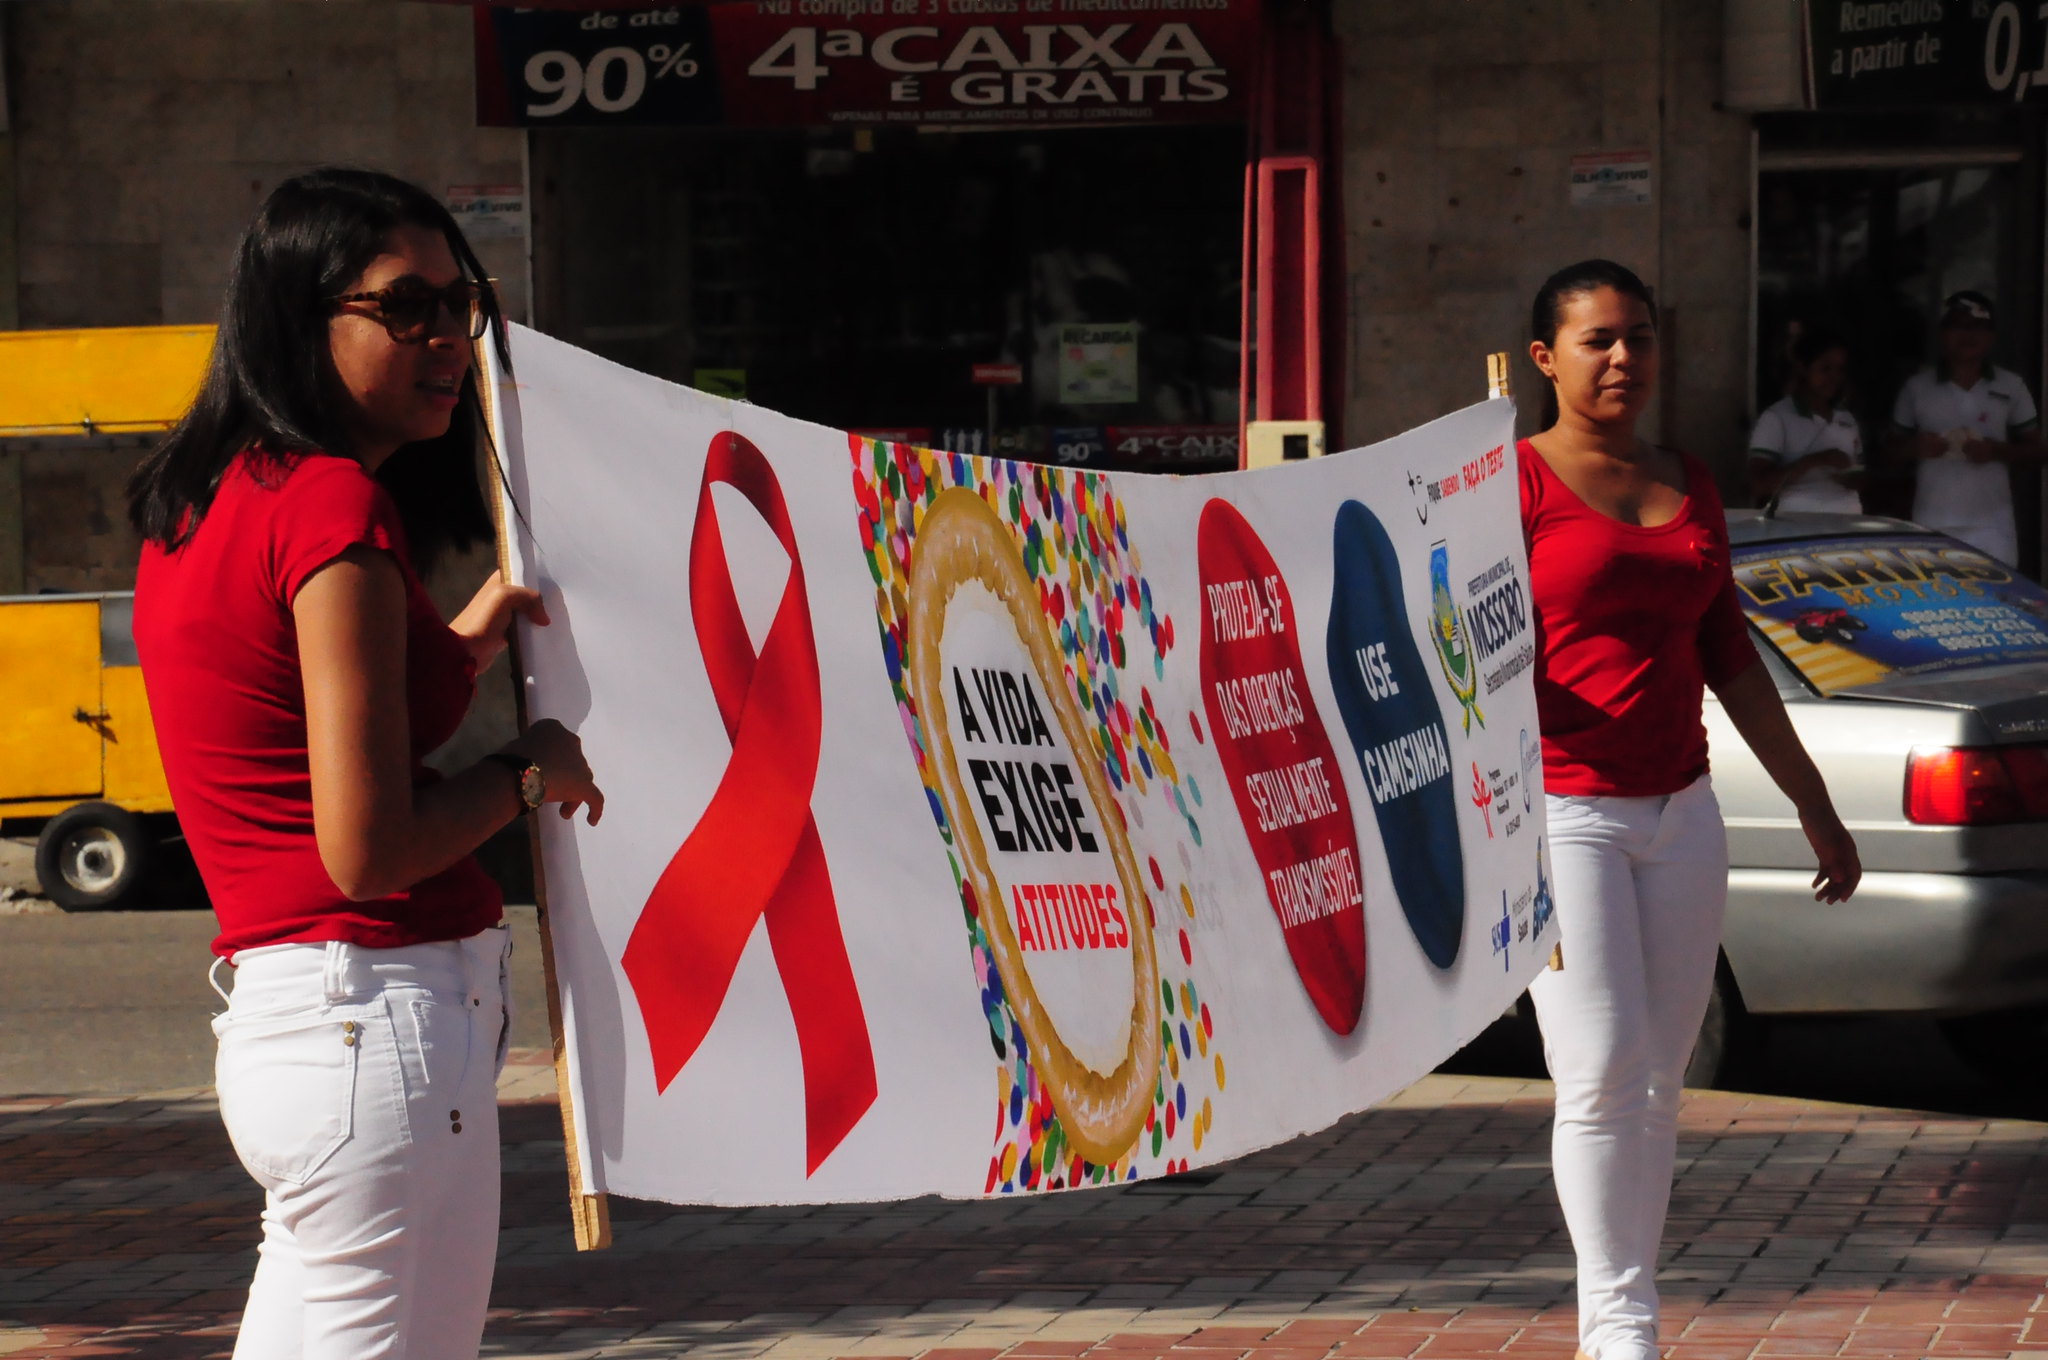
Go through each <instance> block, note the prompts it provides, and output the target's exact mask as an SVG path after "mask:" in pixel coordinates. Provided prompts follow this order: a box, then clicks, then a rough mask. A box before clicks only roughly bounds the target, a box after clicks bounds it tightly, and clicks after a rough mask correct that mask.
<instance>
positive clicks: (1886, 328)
mask: <svg viewBox="0 0 2048 1360" xmlns="http://www.w3.org/2000/svg"><path fill="white" fill-rule="evenodd" d="M1759 125H1760V159H1759V170H1758V177H1757V223H1756V241H1757V276H1756V278H1757V283H1756V287H1757V298H1756V304H1757V306H1756V316H1757V340H1756V374H1755V380H1756V391H1755V394H1754V397H1755V402H1756V407H1757V409H1761V408H1762V407H1764V406H1768V405H1769V404H1770V403H1771V402H1773V401H1776V400H1777V399H1778V398H1779V397H1780V396H1782V395H1784V392H1785V381H1786V378H1787V373H1788V368H1789V365H1788V363H1787V360H1786V353H1787V347H1788V346H1789V344H1790V342H1791V339H1792V337H1793V335H1794V334H1795V333H1796V332H1797V331H1799V330H1801V329H1804V328H1808V327H1816V326H1818V327H1824V328H1826V329H1829V330H1833V331H1836V332H1838V333H1840V334H1842V335H1843V336H1844V337H1845V338H1846V339H1847V340H1848V343H1849V350H1850V390H1849V392H1848V393H1847V397H1846V404H1847V405H1848V407H1849V409H1850V410H1851V411H1852V412H1853V413H1854V414H1855V415H1856V417H1857V419H1858V421H1859V422H1860V423H1861V425H1862V427H1863V438H1864V446H1865V448H1866V449H1869V450H1871V451H1873V453H1874V454H1875V455H1876V456H1875V457H1874V458H1873V460H1872V468H1871V473H1870V477H1869V480H1868V482H1867V484H1866V486H1865V489H1864V501H1865V505H1866V506H1867V508H1869V509H1870V510H1872V511H1873V512H1876V513H1880V514H1889V515H1899V516H1904V515H1906V514H1907V513H1908V512H1909V509H1910V507H1911V504H1912V468H1911V467H1910V466H1905V465H1901V464H1900V463H1898V462H1888V461H1887V460H1886V459H1885V458H1884V457H1883V456H1882V445H1883V440H1884V436H1885V433H1886V430H1887V429H1888V427H1889V423H1890V418H1891V411H1892V404H1893V400H1894V398H1895V397H1896V396H1897V394H1898V390H1899V388H1900V386H1901V385H1902V384H1903V383H1904V382H1905V380H1906V379H1907V378H1908V377H1909V376H1911V374H1912V373H1913V372H1914V370H1916V369H1918V368H1919V367H1920V366H1921V365H1923V364H1925V363H1928V362H1930V361H1931V359H1932V358H1933V328H1934V323H1935V320H1936V314H1937V313H1938V312H1939V310H1940V306H1941V301H1942V299H1943V298H1944V297H1946V296H1948V295H1949V294H1950V293H1953V292H1956V291H1957V290H1959V289H1966V288H1969V289H1978V290H1981V291H1983V292H1986V293H1988V294H1990V295H1991V296H1992V297H1993V298H1995V299H1997V301H1998V308H1999V345H1998V350H1997V351H1996V353H1995V354H1994V356H1993V360H1994V362H1996V363H1997V364H1999V365H2001V366H2003V367H2006V368H2010V369H2012V370H2014V371H2016V372H2018V373H2019V374H2020V375H2021V376H2022V377H2023V378H2025V380H2026V382H2027V384H2028V386H2029V387H2030V388H2034V389H2036V390H2038V388H2039V386H2040V374H2041V325H2040V308H2041V275H2042V267H2043V259H2042V242H2041V214H2040V211H2039V204H2038V200H2039V198H2040V194H2041V187H2040V178H2039V170H2038V163H2039V157H2038V154H2037V151H2035V150H2034V149H2033V148H2037V147H2038V144H2039V141H2040V137H2041V130H2040V125H2039V118H2038V116H2037V115H2036V114H2035V113H2034V112H2033V111H2032V110H2019V111H2015V112H2011V113H2006V112H2002V111H1996V110H1994V111H1988V112H1987V111H1960V112H1953V113H1949V112H1939V111H1926V112H1921V113H1915V114H1911V115H1908V114H1903V113H1902V114H1867V113H1859V114H1845V115H1812V114H1797V115H1781V116H1776V117H1766V118H1763V119H1760V120H1759ZM2036 490H2037V488H2036V487H2035V485H2034V479H2028V478H2021V479H2018V485H2017V486H2016V488H2015V494H2016V495H2017V496H2018V497H2019V499H2020V502H2021V504H2020V515H2019V520H2020V523H2021V524H2022V525H2023V526H2029V525H2030V521H2033V520H2036V519H2038V511H2037V510H2035V509H2033V508H2032V507H2033V501H2034V499H2035V495H2036ZM2030 531H2031V530H2030V529H2029V530H2027V531H2023V537H2024V533H2025V532H2030Z"/></svg>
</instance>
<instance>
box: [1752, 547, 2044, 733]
mask: <svg viewBox="0 0 2048 1360" xmlns="http://www.w3.org/2000/svg"><path fill="white" fill-rule="evenodd" d="M1734 565H1735V585H1736V587H1737V595H1738V596H1739V598H1740V599H1741V601H1742V607H1743V611H1744V612H1745V613H1746V614H1748V615H1749V621H1750V622H1751V623H1753V624H1755V625H1756V627H1757V629H1758V631H1760V632H1761V633H1762V634H1763V635H1764V636H1765V637H1766V638H1768V639H1769V640H1770V642H1771V644H1772V645H1773V646H1774V647H1776V648H1777V649H1778V651H1779V652H1781V653H1782V654H1783V655H1784V657H1785V659H1786V660H1787V661H1789V662H1790V663H1791V664H1792V665H1793V666H1794V667H1796V668H1797V669H1798V671H1799V673H1800V674H1801V675H1803V676H1805V677H1806V680H1807V682H1808V683H1809V684H1811V685H1812V686H1813V687H1814V688H1815V689H1818V690H1819V691H1820V692H1821V693H1823V694H1830V693H1833V692H1834V691H1836V690H1843V689H1852V688H1854V687H1856V686H1858V685H1867V684H1870V683H1872V682H1873V681H1877V680H1881V679H1883V678H1884V677H1885V676H1888V675H1924V674H1927V673H1930V672H1934V671H1955V670H1966V669H1969V668H1970V667H1973V666H1994V665H2003V664H2006V663H2009V662H2014V661H2048V591H2043V590H2042V589H2041V587H2040V586H2037V585H2035V584H2034V583H2033V582H2032V581H2029V580H2026V579H2025V578H2024V577H2021V576H2019V575H2018V574H2017V573H2015V572H2013V571H2012V570H2011V569H2010V568H2008V567H2006V566H2004V565H2002V564H2001V563H1999V562H1998V561H1997V560H1996V559H1994V558H1992V557H1989V556H1987V555H1986V554H1984V553H1981V552H1979V551H1978V550H1977V549H1975V548H1971V547H1968V546H1966V545H1964V544H1961V543H1958V542H1956V541H1955V540H1954V539H1951V538H1943V537H1941V536H1940V535H1937V534H1894V535H1883V536H1875V535H1862V536H1858V537H1853V538H1825V539H1805V540H1792V541H1788V542H1781V543H1757V544H1750V545H1746V546H1741V547H1737V548H1736V549H1735V552H1734Z"/></svg>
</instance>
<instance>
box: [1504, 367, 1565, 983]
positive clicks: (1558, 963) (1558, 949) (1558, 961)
mask: <svg viewBox="0 0 2048 1360" xmlns="http://www.w3.org/2000/svg"><path fill="white" fill-rule="evenodd" d="M1486 395H1487V398H1488V399H1489V400H1491V399H1493V398H1496V397H1512V396H1513V395H1514V393H1513V392H1512V391H1511V390H1510V385H1509V379H1508V354H1507V351H1506V350H1501V351H1499V352H1497V353H1494V354H1489V355H1487V356H1486ZM1550 967H1551V968H1552V969H1553V970H1556V969H1559V968H1562V967H1564V945H1563V944H1562V943H1559V944H1556V945H1553V946H1552V947H1551V950H1550Z"/></svg>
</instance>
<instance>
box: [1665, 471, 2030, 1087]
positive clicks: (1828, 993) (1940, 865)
mask: <svg viewBox="0 0 2048 1360" xmlns="http://www.w3.org/2000/svg"><path fill="white" fill-rule="evenodd" d="M1728 527H1729V538H1730V542H1731V546H1732V548H1733V554H1734V559H1735V575H1736V581H1737V585H1738V587H1739V588H1740V591H1741V596H1742V603H1743V607H1744V609H1745V611H1746V612H1747V613H1748V615H1749V618H1750V623H1751V626H1752V630H1753V634H1754V636H1755V638H1756V641H1757V644H1758V650H1759V651H1760V652H1762V653H1763V655H1764V660H1765V664H1767V665H1768V666H1769V667H1770V668H1771V673H1772V675H1773V676H1774V677H1775V678H1776V679H1777V682H1778V689H1779V692H1780V693H1782V694H1783V695H1784V696H1785V700H1786V707H1787V709H1788V710H1789V711H1790V713H1791V716H1792V723H1793V726H1794V727H1795V728H1796V729H1797V730H1798V732H1799V736H1800V739H1801V740H1802V741H1803V742H1804V743H1805V744H1806V748H1807V750H1808V751H1810V752H1812V754H1813V758H1814V760H1815V761H1816V763H1818V764H1819V766H1820V769H1821V773H1822V774H1823V776H1825V778H1826V779H1827V783H1828V788H1829V790H1830V791H1831V792H1832V794H1833V796H1834V800H1835V805H1836V807H1837V808H1838V809H1839V810H1840V812H1841V814H1842V819H1843V820H1844V821H1845V822H1846V823H1847V824H1848V826H1849V829H1850V831H1851V832H1852V833H1853V834H1854V835H1855V837H1856V844H1857V847H1858V849H1859V850H1860V852H1861V854H1862V859H1863V867H1864V871H1865V873H1864V878H1863V883H1862V886H1861V887H1860V888H1858V889H1857V891H1856V895H1855V897H1854V898H1853V899H1852V900H1851V901H1849V902H1846V903H1842V904H1839V905H1833V906H1830V905H1827V904H1825V903H1819V902H1816V901H1814V900H1813V889H1812V887H1811V881H1812V877H1813V872H1814V870H1813V864H1814V861H1813V853H1812V851H1811V850H1810V849H1809V848H1808V846H1807V843H1806V837H1805V836H1804V834H1803V833H1802V832H1801V831H1800V828H1799V821H1798V818H1797V817H1796V816H1795V815H1794V813H1793V810H1792V805H1791V803H1790V802H1788V801H1787V800H1786V799H1785V798H1784V796H1783V795H1782V794H1780V793H1779V792H1778V790H1777V788H1776V786H1774V785H1773V784H1772V783H1771V781H1770V779H1769V777H1768V776H1766V775H1765V773H1764V771H1763V768H1762V766H1761V765H1759V764H1758V763H1757V760H1756V758H1755V757H1754V756H1753V755H1752V754H1751V753H1750V751H1749V748H1748V747H1747V746H1746V745H1744V743H1743V741H1742V739H1741V738H1740V737H1739V736H1737V735H1736V733H1735V730H1734V727H1733V726H1732V725H1731V724H1730V723H1729V722H1728V720H1727V718H1726V716H1725V715H1724V714H1723V713H1722V712H1721V709H1720V705H1719V704H1717V703H1714V702H1713V701H1712V697H1711V695H1710V696H1709V701H1708V703H1707V706H1706V723H1707V733H1708V739H1709V742H1710V746H1711V759H1712V762H1713V771H1714V787H1715V791H1716V793H1717V794H1718V795H1719V797H1720V800H1721V808H1722V812H1723V814H1724V816H1725V817H1726V820H1727V824H1728V848H1729V857H1730V861H1731V864H1732V866H1733V867H1732V868H1731V869H1730V871H1729V876H1728V887H1729V903H1728V922H1727V927H1726V930H1725V932H1724V934H1723V937H1722V967H1721V968H1720V970H1719V974H1718V976H1717V978H1716V982H1715V991H1714V998H1713V1001H1712V1003H1711V1005H1710V1007H1709V1011H1708V1015H1707V1018H1706V1023H1705V1025H1704V1026H1703V1027H1702V1030H1701V1034H1700V1039H1699V1043H1698V1045H1697V1047H1696V1048H1695V1050H1694V1054H1693V1059H1692V1063H1691V1065H1690V1066H1689V1067H1688V1069H1687V1072H1686V1079H1687V1084H1688V1085H1699V1086H1707V1085H1713V1084H1715V1083H1716V1082H1718V1081H1721V1080H1724V1079H1726V1078H1727V1077H1728V1076H1729V1074H1730V1072H1731V1070H1737V1069H1739V1067H1740V1065H1741V1063H1742V1061H1743V1060H1744V1058H1745V1056H1746V1053H1747V1052H1753V1051H1754V1041H1755V1039H1756V1037H1757V1034H1758V1029H1759V1027H1758V1024H1757V1021H1758V1019H1759V1018H1761V1017H1768V1016H1774V1015H1854V1014H1875V1013H1899V1012H1920V1013H1928V1014H1933V1015H1937V1016H1941V1017H1944V1020H1943V1029H1944V1031H1945V1033H1946V1034H1947V1036H1948V1038H1949V1039H1950V1041H1951V1042H1952V1043H1953V1045H1954V1046H1955V1047H1956V1048H1957V1049H1958V1050H1959V1052H1960V1053H1961V1054H1962V1056H1964V1057H1965V1058H1966V1059H1970V1060H1973V1061H1976V1062H1979V1063H1983V1064H1986V1065H1993V1066H1995V1065H1996V1064H1997V1063H1999V1062H2000V1061H2002V1060H2005V1059H2006V1058H2007V1057H2008V1056H2009V1055H2010V1054H2012V1053H2014V1052H2016V1051H2017V1050H2018V1048H2019V1045H2020V1044H2021V1043H2022V1042H2032V1041H2033V1040H2032V1038H2031V1037H2028V1036H2027V1035H2026V1027H2025V1026H2020V1025H2015V1024H2014V1023H2012V1022H2013V1020H2014V1019H2015V1017H2014V1016H2013V1014H2012V1013H2013V1012H2020V1011H2035V1010H2038V1009H2040V1008H2048V592H2044V591H2043V590H2042V589H2041V587H2040V586H2038V585H2035V584H2034V583H2033V582H2031V581H2028V580H2026V579H2024V578H2022V577H2020V576H2018V575H2017V574H2016V573H2014V572H2012V571H2010V570H2008V569H2007V568H2005V567H2003V566H2001V565H2000V564H1999V563H1997V562H1996V561H1994V560H1993V559H1992V558H1990V557H1988V556H1986V555H1985V554H1983V553H1981V552H1978V551H1976V550H1975V549H1972V548H1969V547H1967V546H1965V545H1964V544H1962V543H1959V542H1957V541H1955V540H1953V539H1949V538H1944V537H1942V536H1940V535H1938V534H1933V533H1930V532H1928V531H1927V530H1924V529H1921V528H1919V527H1917V526H1915V525H1911V524H1905V523H1901V522H1899V521H1897V520H1886V519H1871V518H1855V517H1848V516H1834V515H1783V516H1779V517H1777V518H1772V519H1766V518H1763V517H1762V516H1761V515H1759V514H1757V513H1755V512H1748V513H1744V512H1735V513H1733V514H1731V516H1730V518H1729V526H1728ZM2028 1018H2029V1020H2030V1021H2031V1020H2032V1019H2033V1018H2034V1017H2032V1016H2029V1017H2028ZM2033 1057H2034V1058H2035V1059H2037V1058H2038V1054H2034V1055H2033Z"/></svg>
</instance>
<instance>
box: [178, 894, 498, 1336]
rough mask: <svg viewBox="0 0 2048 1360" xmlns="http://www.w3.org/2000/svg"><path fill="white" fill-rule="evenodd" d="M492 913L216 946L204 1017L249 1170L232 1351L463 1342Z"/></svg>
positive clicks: (485, 1065) (480, 1309)
mask: <svg viewBox="0 0 2048 1360" xmlns="http://www.w3.org/2000/svg"><path fill="white" fill-rule="evenodd" d="M510 952H511V932H510V931H508V930H507V929H506V928H505V927H504V926H494V927H492V928H490V929H488V930H485V931H483V932H482V933H480V934H477V935H474V936H471V937H470V938H469V939H466V940H456V941H450V942H447V943H443V944H423V945H408V946H406V947H404V948H400V949H366V948H362V947H360V946H357V945H350V944H342V943H339V942H336V943H330V944H287V945H273V946H270V947H268V948H263V949H249V950H244V951H242V952H241V953H240V954H238V955H236V956H235V990H234V995H233V997H232V998H231V1000H230V1002H229V1005H228V1010H227V1012H226V1013H225V1014H224V1015H221V1016H220V1017H218V1018H217V1019H216V1020H215V1021H214V1022H213V1030H214V1034H215V1035H216V1036H218V1038H219V1040H220V1050H219V1053H218V1056H217V1057H216V1059H215V1077H214V1080H215V1084H216V1086H217V1087H218V1088H219V1092H220V1113H221V1119H222V1121H223V1122H224V1123H225V1124H226V1125H227V1129H228V1137H229V1138H230V1139H232V1140H233V1142H234V1145H235V1152H236V1154H237V1155H238V1156H240V1157H241V1159H242V1165H243V1166H244V1167H246V1168H248V1171H249V1174H250V1175H252V1176H254V1177H255V1178H256V1180H257V1183H258V1184H260V1185H262V1187H263V1189H264V1208H263V1242H262V1245H261V1247H260V1248H259V1251H258V1259H257V1265H256V1279H255V1281H254V1283H252V1284H251V1285H250V1287H249V1303H248V1307H247V1309H246V1311H244V1313H243V1314H242V1329H241V1334H240V1336H239V1338H238V1339H237V1340H236V1343H235V1356H236V1360H475V1356H476V1353H477V1346H478V1344H479V1342H480V1341H481V1339H482V1336H483V1325H484V1309H485V1306H486V1305H487V1304H488V1302H489V1300H490V1291H491V1270H492V1266H493V1265H494V1263H495V1261H496V1258H497V1250H498V1101H497V1074H498V1069H499V1067H500V1066H501V1065H502V1063H503V1061H504V1056H505V1045H506V1043H507V1042H508V1040H509V1037H510V1031H511V1024H510V1020H511V1017H510V1014H509V1009H508V998H509V990H508V988H507V986H506V975H507V960H508V958H509V956H510Z"/></svg>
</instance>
